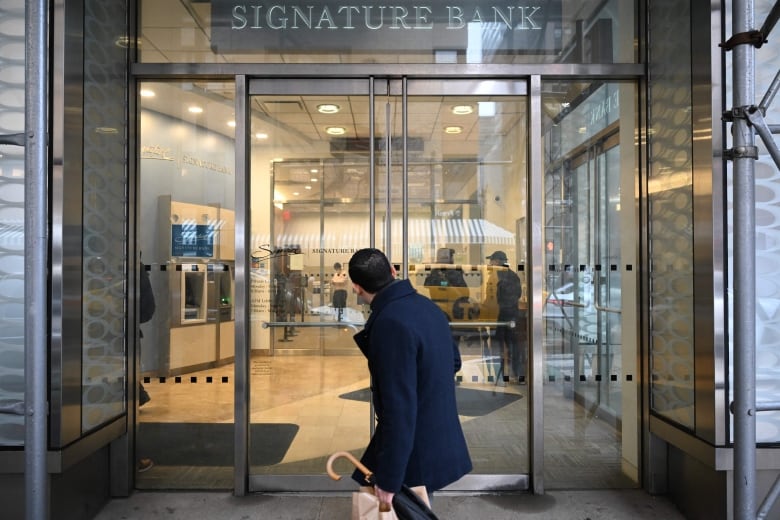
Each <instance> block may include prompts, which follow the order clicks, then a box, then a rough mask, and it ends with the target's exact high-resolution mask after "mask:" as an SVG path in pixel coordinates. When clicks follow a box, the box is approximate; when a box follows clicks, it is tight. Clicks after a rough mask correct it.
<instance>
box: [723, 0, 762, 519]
mask: <svg viewBox="0 0 780 520" xmlns="http://www.w3.org/2000/svg"><path fill="white" fill-rule="evenodd" d="M753 4H754V3H753V0H734V2H733V4H732V35H733V37H738V36H740V35H749V34H755V32H756V31H755V30H754V29H753V27H754V26H753V18H754V9H753ZM733 50H734V55H733V60H732V82H733V93H732V95H733V105H732V106H733V107H734V118H733V122H732V136H733V146H734V147H733V150H732V153H731V154H730V156H731V159H732V160H733V164H734V167H733V193H734V197H733V198H734V222H733V237H734V239H733V240H734V269H733V272H734V282H733V288H734V346H733V351H734V403H733V406H732V409H733V412H734V470H733V478H734V481H733V486H734V519H735V520H754V519H755V518H756V498H755V495H756V451H755V448H756V415H755V414H756V355H755V348H756V313H755V309H756V285H755V280H756V254H755V242H756V240H755V163H754V161H755V159H756V158H757V155H758V152H757V148H756V146H755V142H754V140H755V139H754V134H753V128H752V126H751V125H750V122H749V121H748V119H747V117H746V116H745V114H746V113H747V111H748V107H751V106H752V105H753V104H754V99H755V79H754V78H755V48H754V45H752V44H749V43H748V42H740V43H739V44H737V45H735V46H734V47H733Z"/></svg>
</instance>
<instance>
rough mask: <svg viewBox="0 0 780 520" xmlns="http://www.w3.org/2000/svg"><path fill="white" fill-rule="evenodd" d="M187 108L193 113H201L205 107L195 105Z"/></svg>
mask: <svg viewBox="0 0 780 520" xmlns="http://www.w3.org/2000/svg"><path fill="white" fill-rule="evenodd" d="M187 110H189V111H190V112H192V113H193V114H200V113H202V112H203V109H202V108H201V107H199V106H195V105H193V106H191V107H189V108H188V109H187Z"/></svg>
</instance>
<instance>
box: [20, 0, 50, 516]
mask: <svg viewBox="0 0 780 520" xmlns="http://www.w3.org/2000/svg"><path fill="white" fill-rule="evenodd" d="M48 19H49V13H48V2H46V0H35V1H27V2H26V12H25V30H26V34H27V37H26V44H25V45H26V46H25V85H26V88H25V118H24V119H25V123H24V125H25V143H24V147H25V150H24V163H25V172H24V201H25V204H24V230H25V232H24V258H25V262H24V301H25V307H26V313H25V321H24V334H25V371H24V372H25V398H24V399H25V442H24V461H25V475H24V477H25V517H26V518H27V519H28V520H46V519H48V518H49V471H48V468H47V465H46V455H47V444H46V439H47V435H46V432H47V425H48V397H47V389H48V386H49V385H48V377H47V357H46V352H47V343H46V337H47V334H46V331H47V328H46V326H45V321H44V323H41V316H46V315H47V308H46V302H47V289H46V283H47V279H48V277H47V263H48V262H47V256H46V255H47V251H48V247H49V245H48V232H47V229H48V203H49V200H48V199H49V197H48V182H47V180H48V174H47V172H48V160H47V133H46V128H47V118H48V111H47V106H48V90H47V85H48V77H47V72H48V67H47V64H48V60H47V50H48V38H47V37H48Z"/></svg>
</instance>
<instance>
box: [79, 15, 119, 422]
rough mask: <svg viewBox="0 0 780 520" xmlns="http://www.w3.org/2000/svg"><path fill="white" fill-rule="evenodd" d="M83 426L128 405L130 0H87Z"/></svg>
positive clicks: (85, 33) (85, 46) (85, 44)
mask: <svg viewBox="0 0 780 520" xmlns="http://www.w3.org/2000/svg"><path fill="white" fill-rule="evenodd" d="M84 8H85V15H84V16H85V20H84V183H83V190H84V192H83V195H84V207H83V232H84V237H83V284H84V285H83V296H84V309H83V316H84V318H83V355H82V361H83V368H82V405H83V413H82V419H81V420H82V425H81V426H82V430H83V431H88V430H91V429H93V428H95V427H97V426H99V425H100V424H102V423H104V422H106V421H108V420H111V419H112V418H114V417H116V416H117V415H119V414H121V413H122V412H123V411H124V409H125V382H126V372H127V370H126V356H125V352H126V345H125V335H126V334H128V333H129V332H130V331H129V330H128V327H127V323H126V311H125V307H126V302H127V284H126V281H125V280H126V272H127V231H126V230H127V213H128V207H127V203H128V200H127V164H126V160H125V157H126V155H125V153H126V152H125V142H126V139H127V116H126V110H127V104H126V99H127V85H126V84H127V52H126V50H127V49H126V48H125V46H124V45H123V42H124V41H126V39H125V38H124V36H125V35H126V30H127V29H126V20H125V18H124V16H116V13H126V12H127V4H126V3H125V2H122V1H119V2H117V1H112V2H105V1H101V0H89V1H87V2H85V5H84Z"/></svg>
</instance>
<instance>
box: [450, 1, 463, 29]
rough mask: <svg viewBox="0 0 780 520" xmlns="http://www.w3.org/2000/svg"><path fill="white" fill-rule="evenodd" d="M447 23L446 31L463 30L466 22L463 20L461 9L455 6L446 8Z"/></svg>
mask: <svg viewBox="0 0 780 520" xmlns="http://www.w3.org/2000/svg"><path fill="white" fill-rule="evenodd" d="M447 13H448V16H447V18H448V20H449V21H448V23H447V29H463V27H465V26H466V22H465V21H464V20H463V9H461V8H460V7H458V6H456V5H448V6H447Z"/></svg>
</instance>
